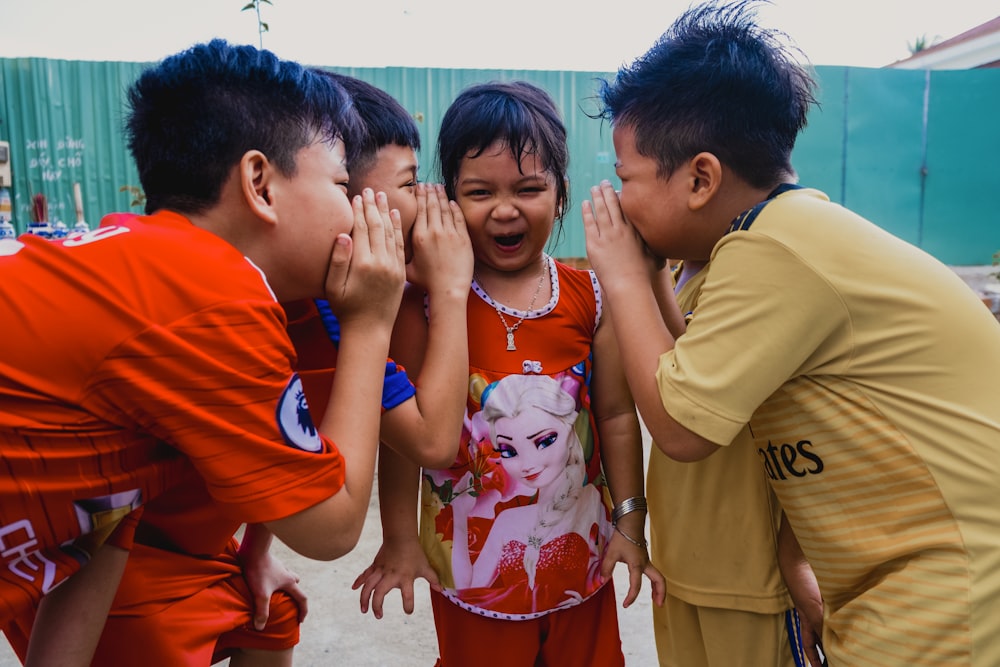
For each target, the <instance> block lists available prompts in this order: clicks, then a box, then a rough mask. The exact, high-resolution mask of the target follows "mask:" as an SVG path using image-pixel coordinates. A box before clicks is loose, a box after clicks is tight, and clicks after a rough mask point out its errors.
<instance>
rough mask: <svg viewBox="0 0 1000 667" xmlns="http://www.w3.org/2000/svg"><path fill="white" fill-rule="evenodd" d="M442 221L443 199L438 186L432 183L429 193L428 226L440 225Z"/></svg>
mask: <svg viewBox="0 0 1000 667" xmlns="http://www.w3.org/2000/svg"><path fill="white" fill-rule="evenodd" d="M441 223H442V218H441V200H440V197H439V196H438V191H437V188H436V187H435V186H433V185H432V186H430V192H428V193H427V227H428V228H431V227H440V226H441Z"/></svg>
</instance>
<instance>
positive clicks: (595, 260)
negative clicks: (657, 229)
mask: <svg viewBox="0 0 1000 667" xmlns="http://www.w3.org/2000/svg"><path fill="white" fill-rule="evenodd" d="M590 196H591V200H585V201H584V202H583V204H582V214H583V230H584V233H585V235H586V239H587V259H588V260H589V261H590V265H591V267H592V268H593V269H594V271H595V272H596V273H597V277H598V279H599V280H600V281H601V285H602V286H604V287H607V288H613V287H614V286H615V285H616V284H618V283H621V282H628V281H631V280H637V281H639V282H640V283H642V284H645V285H648V284H649V283H650V280H651V278H652V276H653V274H654V273H655V272H656V271H657V269H658V268H659V267H660V266H662V262H657V261H656V260H655V258H654V257H653V256H652V255H651V254H650V253H649V252H648V251H647V249H646V244H645V242H644V241H643V240H642V237H641V236H639V233H638V232H637V231H636V230H635V227H633V226H632V225H631V224H630V223H629V222H628V220H626V218H625V215H624V214H623V213H622V209H621V203H620V202H619V200H618V193H617V192H615V189H614V188H613V187H612V185H611V183H610V182H609V181H602V182H601V184H600V185H595V186H594V187H592V188H591V189H590Z"/></svg>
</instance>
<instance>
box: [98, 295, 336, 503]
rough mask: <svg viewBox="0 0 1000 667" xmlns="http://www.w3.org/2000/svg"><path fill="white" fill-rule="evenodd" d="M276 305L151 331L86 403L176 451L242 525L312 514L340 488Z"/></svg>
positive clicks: (113, 359) (120, 355)
mask: <svg viewBox="0 0 1000 667" xmlns="http://www.w3.org/2000/svg"><path fill="white" fill-rule="evenodd" d="M284 326H285V322H284V318H283V316H282V315H281V310H280V307H279V306H277V304H263V303H261V302H247V301H243V302H230V303H226V304H223V305H219V306H217V307H215V308H211V309H206V310H202V311H199V312H196V313H194V314H192V315H189V316H188V317H185V318H183V319H182V320H180V321H178V322H174V323H172V325H171V326H169V327H163V326H160V327H155V326H154V327H150V328H148V329H147V330H145V331H144V332H142V333H141V334H139V335H137V336H135V337H134V338H132V339H130V340H128V341H126V342H125V343H123V344H122V345H121V346H120V347H119V348H118V349H116V350H114V351H113V352H112V353H111V354H109V355H108V356H107V358H106V360H105V363H104V364H103V365H102V367H101V368H100V369H99V371H98V372H96V373H95V374H94V375H93V376H92V377H93V382H92V383H91V386H90V388H89V396H88V403H89V404H90V405H91V407H92V408H93V409H95V410H98V411H100V412H101V413H102V414H104V415H106V418H108V419H109V420H111V421H116V420H136V421H137V422H138V426H139V428H141V429H143V430H147V431H149V432H151V433H153V434H155V435H156V436H157V437H160V438H162V439H163V440H164V441H166V442H168V443H171V444H173V445H174V446H176V447H177V448H178V449H179V450H180V451H181V452H182V453H183V454H184V455H185V456H187V457H188V458H189V459H190V460H191V462H192V463H193V464H194V466H195V468H196V469H197V470H198V472H199V473H200V474H201V476H202V477H203V478H204V479H205V482H206V486H207V487H208V490H209V493H210V494H211V495H212V497H213V498H214V499H215V500H217V501H218V502H219V503H220V504H221V505H222V506H223V508H224V509H225V511H226V512H227V513H229V514H231V515H232V516H236V517H239V519H240V520H241V521H245V522H264V521H273V520H276V519H281V518H284V517H287V516H289V515H291V514H294V513H295V512H298V511H301V510H303V509H306V508H308V507H311V506H313V505H315V504H317V503H319V502H320V501H322V500H324V499H326V498H328V497H330V496H332V495H333V494H335V493H336V492H337V491H338V490H339V489H340V488H341V486H343V484H344V465H343V464H344V462H343V458H342V457H341V456H340V453H339V452H338V451H337V449H336V447H335V446H334V445H333V443H331V442H330V441H329V440H327V439H325V438H323V437H322V436H321V434H320V433H319V431H318V429H317V428H316V425H315V424H314V423H313V421H312V418H311V415H310V413H309V411H308V408H307V407H306V404H305V398H304V392H303V390H302V385H301V382H300V380H299V378H298V376H296V375H295V374H294V373H293V372H292V370H291V359H292V357H293V352H292V348H291V343H290V341H289V340H288V337H287V335H286V334H285V331H284Z"/></svg>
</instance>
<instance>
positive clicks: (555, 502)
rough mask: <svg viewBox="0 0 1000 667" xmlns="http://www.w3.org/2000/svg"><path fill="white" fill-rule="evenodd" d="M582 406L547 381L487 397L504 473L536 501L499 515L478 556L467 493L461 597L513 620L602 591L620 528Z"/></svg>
mask: <svg viewBox="0 0 1000 667" xmlns="http://www.w3.org/2000/svg"><path fill="white" fill-rule="evenodd" d="M576 407H577V404H576V399H575V398H574V397H573V396H572V395H570V394H569V393H567V392H566V391H565V390H564V389H563V388H562V387H561V385H560V384H559V383H558V382H557V381H555V380H553V379H552V378H550V377H548V376H544V375H511V376H507V377H505V378H503V379H502V380H500V381H498V382H496V383H494V385H492V386H491V387H490V388H488V391H487V392H484V396H483V407H482V416H483V418H484V419H485V420H486V422H487V423H488V424H489V432H490V440H491V442H492V443H493V449H494V451H495V452H496V453H497V454H498V455H499V457H500V465H501V466H502V467H503V469H504V471H505V473H506V474H507V475H509V476H510V477H511V478H512V479H514V480H517V481H518V482H519V484H520V485H521V486H522V488H526V489H529V490H531V492H532V493H534V498H533V499H532V500H533V502H531V503H530V504H526V505H523V506H518V507H509V508H506V509H503V510H502V511H501V512H499V514H497V516H496V519H495V520H494V522H493V525H492V527H491V529H490V532H489V535H488V537H487V538H486V541H485V543H484V544H483V547H482V549H481V551H480V552H479V554H478V557H476V558H475V559H474V560H473V558H472V557H471V555H470V552H469V540H468V530H469V527H468V515H469V513H470V512H471V511H472V510H473V506H474V504H475V499H474V498H471V497H469V496H465V497H462V496H458V497H456V498H455V499H454V500H453V501H452V507H453V509H454V546H453V552H452V566H453V572H454V576H455V587H456V589H457V597H458V598H459V599H460V600H461V601H463V602H465V603H467V604H470V605H474V606H478V607H485V608H489V609H493V610H496V611H501V612H506V613H510V614H533V613H536V612H539V611H546V610H549V609H553V608H556V607H561V606H570V605H574V604H578V603H579V602H580V601H581V600H583V599H585V598H586V597H588V596H589V595H590V594H592V593H593V592H594V591H596V590H597V589H598V588H599V587H600V580H599V577H598V568H599V563H600V559H601V556H602V554H603V551H604V546H605V544H606V543H607V540H608V539H609V536H610V532H611V525H610V523H609V521H608V519H607V513H606V510H605V506H604V503H603V501H602V498H601V492H600V490H599V489H598V487H597V486H595V485H594V484H588V483H587V478H586V462H585V460H584V454H583V448H582V446H581V443H580V439H579V437H578V436H577V433H576V430H575V429H574V423H575V421H576V417H577V414H578V413H577V409H576Z"/></svg>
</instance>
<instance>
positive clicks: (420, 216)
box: [413, 183, 429, 229]
mask: <svg viewBox="0 0 1000 667" xmlns="http://www.w3.org/2000/svg"><path fill="white" fill-rule="evenodd" d="M428 198H429V197H428V194H427V185H426V184H424V183H417V219H416V221H415V222H414V223H413V228H414V229H420V228H422V227H426V226H427V200H428Z"/></svg>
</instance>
